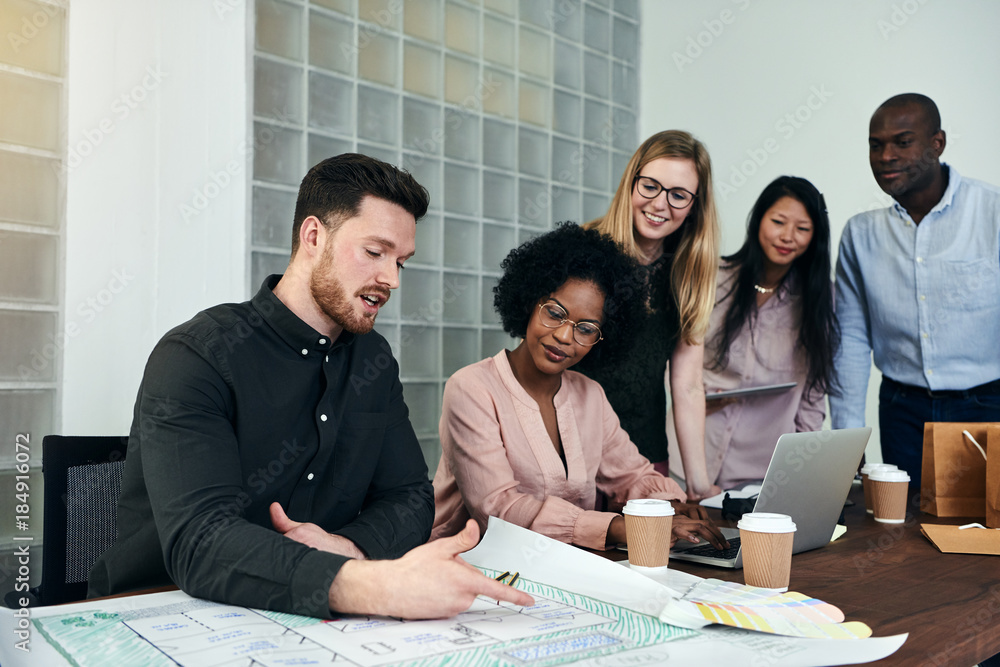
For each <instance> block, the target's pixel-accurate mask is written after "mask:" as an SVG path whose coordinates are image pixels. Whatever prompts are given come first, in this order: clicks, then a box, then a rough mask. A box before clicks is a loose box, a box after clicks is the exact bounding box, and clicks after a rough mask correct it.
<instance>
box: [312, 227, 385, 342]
mask: <svg viewBox="0 0 1000 667" xmlns="http://www.w3.org/2000/svg"><path fill="white" fill-rule="evenodd" d="M332 269H333V252H332V250H331V248H330V246H329V244H328V245H327V247H326V248H324V249H323V256H322V257H321V258H320V262H319V265H318V266H317V267H316V268H315V269H313V272H312V275H311V276H310V277H309V290H310V291H311V292H312V297H313V300H314V301H315V302H316V305H317V306H319V309H320V310H322V311H323V314H324V315H326V316H327V317H329V318H330V319H331V320H333V321H334V322H336V323H337V324H338V325H339V326H340V327H341V328H343V329H344V330H345V331H350V332H351V333H352V334H357V335H362V334H366V333H368V332H369V331H371V330H372V328H373V327H374V326H375V318H374V317H367V316H365V315H358V314H357V312H355V310H354V308H353V307H352V303H351V299H350V298H348V296H347V293H346V292H345V290H344V285H343V283H342V282H341V281H340V279H338V278H337V277H336V276H334V274H333V271H332Z"/></svg>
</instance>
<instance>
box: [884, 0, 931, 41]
mask: <svg viewBox="0 0 1000 667" xmlns="http://www.w3.org/2000/svg"><path fill="white" fill-rule="evenodd" d="M927 2H928V0H904V1H903V2H901V3H899V4H893V5H892V11H891V12H889V17H888V20H887V19H884V18H881V19H879V20H878V21H876V22H875V25H876V26H877V27H878V31H879V33H880V34H881V35H882V39H883V40H888V39H889V38H890V37H891V36H892V35H893V34H894V33H897V32H899V30H900V28H902V27H903V26H904V25H906V24H907V23H909V22H910V19H911V18H912V17H913V15H914V14H916V13H917V12H918V11H920V9H921V7H923V6H924V5H926V4H927Z"/></svg>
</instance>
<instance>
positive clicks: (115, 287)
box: [17, 268, 135, 381]
mask: <svg viewBox="0 0 1000 667" xmlns="http://www.w3.org/2000/svg"><path fill="white" fill-rule="evenodd" d="M133 280H135V276H134V275H132V274H130V273H129V272H128V269H126V268H121V269H114V270H113V271H112V272H111V278H110V280H108V282H107V283H106V284H105V285H104V287H102V288H101V289H99V290H98V291H97V292H96V293H94V294H92V295H91V296H88V297H87V298H85V299H84V300H83V301H81V302H80V303H78V304H77V306H76V314H77V315H78V316H79V317H80V320H82V322H83V325H81V324H80V323H78V321H77V320H75V319H68V320H67V322H66V326H65V327H63V330H62V331H60V332H56V333H50V334H49V335H48V341H47V342H44V343H42V344H41V346H40V347H34V348H32V349H31V355H30V356H31V359H30V361H29V362H28V365H25V364H19V365H18V367H17V374H18V376H19V378H20V379H21V380H22V381H31V380H37V379H38V378H40V377H41V374H42V372H43V371H45V370H46V369H48V368H49V366H50V365H51V364H52V363H54V362H55V360H56V358H58V356H59V354H60V353H61V352H62V351H63V350H65V349H66V346H67V345H68V344H69V342H70V341H71V340H72V339H74V338H76V337H77V336H79V335H80V334H82V333H83V332H84V330H85V329H86V325H89V324H91V323H93V322H94V320H96V319H97V318H98V316H99V315H100V314H101V313H103V312H104V311H105V310H107V309H108V308H110V307H111V304H112V303H114V301H115V299H116V298H117V297H118V295H119V294H121V293H122V292H123V291H125V289H126V288H127V287H128V286H129V285H130V284H131V283H132V281H133Z"/></svg>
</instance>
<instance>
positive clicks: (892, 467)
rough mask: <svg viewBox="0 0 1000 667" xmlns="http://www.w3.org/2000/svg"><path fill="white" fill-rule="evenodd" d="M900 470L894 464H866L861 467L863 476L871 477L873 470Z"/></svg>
mask: <svg viewBox="0 0 1000 667" xmlns="http://www.w3.org/2000/svg"><path fill="white" fill-rule="evenodd" d="M879 469H882V470H898V467H897V466H895V465H893V464H892V463H866V464H864V465H863V466H861V474H862V475H868V476H869V477H871V474H872V471H873V470H879Z"/></svg>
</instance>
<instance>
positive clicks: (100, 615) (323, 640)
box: [34, 571, 697, 667]
mask: <svg viewBox="0 0 1000 667" xmlns="http://www.w3.org/2000/svg"><path fill="white" fill-rule="evenodd" d="M486 574H490V571H486ZM518 587H519V588H521V589H522V590H525V591H527V592H528V593H531V594H532V595H533V596H534V597H535V601H536V604H535V605H534V606H531V607H519V606H517V605H511V604H507V603H499V604H498V603H497V602H496V601H494V600H490V599H487V598H479V599H477V600H476V601H475V602H474V603H473V605H472V606H471V607H470V608H469V609H468V610H467V611H465V612H463V613H462V614H459V615H458V616H456V617H454V618H450V619H444V620H436V621H401V620H399V619H392V618H381V617H374V616H372V617H365V616H351V617H343V618H337V619H334V620H331V621H321V620H319V619H314V618H306V617H302V616H293V615H290V614H281V613H276V612H265V611H258V610H252V609H246V608H242V607H235V606H231V605H221V604H215V603H212V602H207V601H204V600H195V599H191V598H188V599H187V600H186V601H185V602H181V603H176V604H170V605H162V606H159V607H150V608H144V609H136V610H124V611H117V612H107V611H102V610H100V609H95V610H93V611H89V612H86V613H79V612H77V613H71V614H64V615H53V616H46V617H43V618H37V619H35V621H34V622H35V624H36V627H38V628H39V629H40V630H41V631H42V632H43V634H44V635H45V637H46V639H47V640H48V641H49V643H51V644H53V645H54V646H56V647H57V649H58V650H59V652H60V653H61V654H62V655H63V656H65V657H67V658H68V660H69V662H70V664H73V665H77V666H79V667H85V666H89V665H102V664H107V663H108V659H109V654H108V649H109V648H110V647H112V646H113V647H114V658H115V660H114V661H115V662H116V663H119V664H121V659H125V660H127V663H125V664H144V665H153V666H156V665H163V666H164V667H170V666H173V665H183V666H185V667H218V666H222V665H247V664H253V665H255V666H257V665H260V666H261V667H287V666H289V665H310V664H327V663H333V664H343V665H344V666H345V667H347V666H357V667H379V666H382V665H393V664H398V663H406V664H407V665H420V664H428V665H430V664H437V663H440V661H441V660H442V658H445V656H447V658H448V661H449V664H453V665H479V664H484V663H491V664H501V665H504V664H506V665H511V666H516V667H529V666H531V667H548V666H550V665H560V664H565V663H567V662H572V661H576V660H580V659H584V658H588V657H598V656H602V655H608V654H612V653H616V652H619V651H625V650H629V649H633V648H636V647H642V646H647V645H652V644H660V643H663V642H667V641H670V640H672V639H678V638H681V637H689V636H694V635H695V634H697V633H696V632H694V631H690V630H683V629H680V628H675V627H671V626H668V625H665V624H663V623H661V622H660V621H658V620H657V619H655V618H652V617H649V616H645V615H642V614H637V613H635V612H632V611H629V610H626V609H622V608H620V607H616V606H614V605H610V604H607V603H604V602H600V601H597V600H593V599H591V598H588V597H584V596H580V595H575V594H572V593H568V592H566V591H563V590H560V589H556V588H553V587H551V586H545V585H542V584H538V583H537V582H533V581H530V580H525V579H521V580H520V581H519V582H518ZM178 595H183V594H178Z"/></svg>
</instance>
